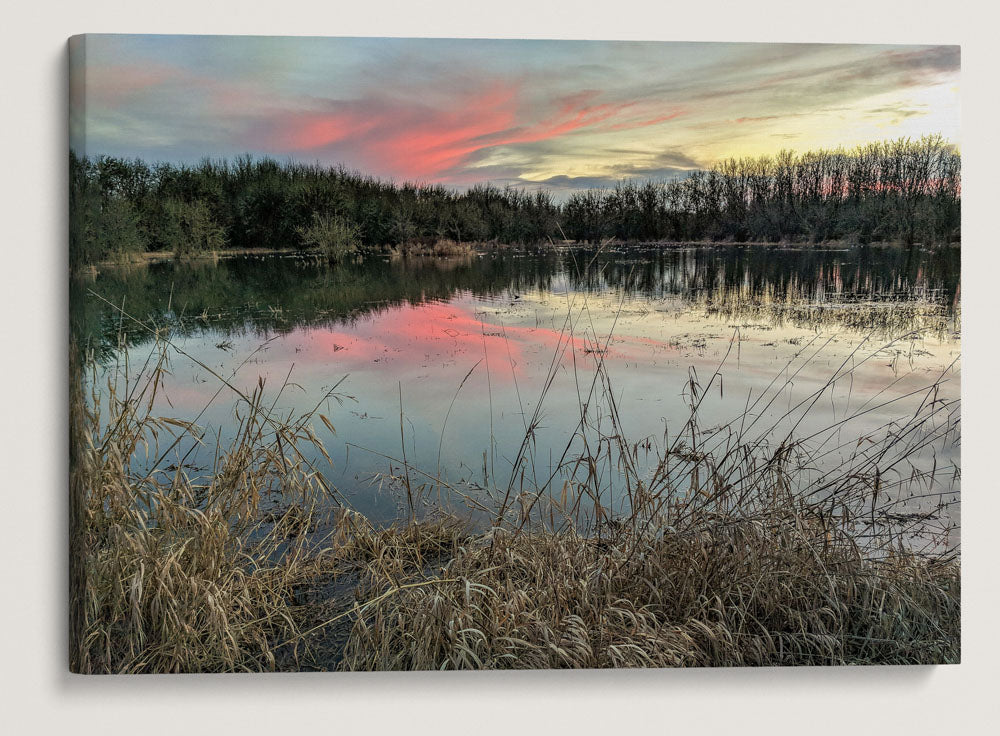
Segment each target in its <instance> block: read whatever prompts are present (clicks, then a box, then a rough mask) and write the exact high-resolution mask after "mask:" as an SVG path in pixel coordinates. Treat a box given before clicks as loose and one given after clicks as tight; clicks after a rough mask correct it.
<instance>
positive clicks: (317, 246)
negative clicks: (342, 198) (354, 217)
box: [299, 212, 361, 261]
mask: <svg viewBox="0 0 1000 736" xmlns="http://www.w3.org/2000/svg"><path fill="white" fill-rule="evenodd" d="M299 234H300V235H301V236H302V243H303V245H305V247H306V248H309V249H311V250H317V251H319V252H320V253H322V254H323V255H325V256H326V257H327V258H329V259H330V260H331V261H341V260H343V259H344V258H346V257H347V256H349V255H351V254H353V253H355V252H357V250H358V247H359V246H360V244H361V239H360V237H359V232H358V226H357V225H355V224H354V223H352V222H350V221H349V220H347V219H345V218H343V217H339V216H337V215H325V214H321V213H319V212H314V213H313V218H312V224H310V225H309V226H308V227H304V228H300V229H299Z"/></svg>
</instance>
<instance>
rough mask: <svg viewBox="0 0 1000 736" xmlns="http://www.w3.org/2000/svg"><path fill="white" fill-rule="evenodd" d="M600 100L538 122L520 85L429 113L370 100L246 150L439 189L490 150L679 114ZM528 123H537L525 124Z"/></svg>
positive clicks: (294, 124) (459, 99)
mask: <svg viewBox="0 0 1000 736" xmlns="http://www.w3.org/2000/svg"><path fill="white" fill-rule="evenodd" d="M601 95H602V93H601V92H600V91H598V90H586V91H583V92H579V93H576V94H573V95H568V96H565V97H563V98H561V99H559V100H557V102H556V106H555V109H554V110H553V111H552V112H550V113H549V114H546V115H544V116H539V115H538V114H537V113H535V112H534V111H533V110H532V105H531V104H529V102H528V101H527V100H526V99H525V89H524V85H523V84H522V83H520V82H510V81H496V82H493V83H491V84H487V85H486V86H485V87H480V88H479V89H478V90H475V91H471V92H459V93H455V94H453V95H451V97H450V99H449V100H448V102H447V103H445V104H439V105H436V106H429V105H425V104H422V103H420V102H415V101H414V102H404V101H400V100H384V99H377V98H369V99H361V100H353V101H344V102H338V103H335V104H334V109H333V110H331V111H330V112H308V113H286V114H278V115H275V116H273V117H271V118H269V119H267V120H266V122H265V123H264V124H263V126H262V127H260V128H258V130H257V131H255V133H254V139H255V141H254V142H255V144H256V145H258V146H260V147H264V148H272V149H273V148H278V149H283V150H287V151H289V152H293V153H295V154H297V155H302V154H307V153H321V152H323V151H324V150H325V149H327V148H328V147H330V146H336V147H338V152H340V151H345V150H346V151H348V152H349V153H350V155H351V158H352V163H353V164H354V165H358V166H361V167H363V168H366V169H369V170H371V171H374V172H376V173H379V174H382V175H386V174H388V175H392V176H397V177H401V178H404V179H416V180H422V181H443V180H445V179H446V178H447V175H448V172H449V171H450V170H452V169H454V168H456V167H459V166H461V165H463V164H466V163H468V162H469V161H470V159H472V157H473V156H474V155H475V154H477V153H479V152H482V151H485V150H488V149H491V148H496V147H500V146H509V145H517V144H523V143H535V142H538V141H544V140H550V139H554V138H559V137H561V136H565V135H569V134H572V133H574V132H578V131H583V130H591V131H595V132H609V131H621V130H629V129H634V128H641V127H648V126H651V125H657V124H660V123H664V122H667V121H669V120H671V119H673V118H675V117H677V116H678V115H680V114H682V113H681V111H679V110H671V111H664V110H663V109H662V108H658V109H653V108H651V107H650V106H649V104H648V103H642V102H639V101H624V102H601V101H600V97H601ZM532 117H540V118H541V119H539V120H537V121H536V122H532V121H531V118H532Z"/></svg>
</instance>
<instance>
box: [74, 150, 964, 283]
mask: <svg viewBox="0 0 1000 736" xmlns="http://www.w3.org/2000/svg"><path fill="white" fill-rule="evenodd" d="M316 213H336V216H335V217H334V216H333V215H329V216H328V215H325V214H321V215H320V216H317V215H316ZM317 217H319V219H317ZM324 218H325V219H324ZM960 223H961V159H960V157H959V154H958V152H957V151H956V150H955V149H954V147H952V146H950V145H949V144H947V143H946V142H945V141H944V140H943V139H942V138H941V137H940V136H928V137H924V138H921V139H920V140H917V141H912V140H909V139H904V140H899V141H888V142H882V143H872V144H869V145H867V146H860V147H858V148H856V149H853V150H851V151H845V150H843V149H837V150H834V151H814V152H809V153H804V154H793V153H791V152H788V151H785V152H782V153H780V154H778V155H777V156H773V157H772V156H764V157H760V158H747V159H730V160H728V161H723V162H721V163H720V164H718V165H716V166H715V167H713V168H712V169H711V170H708V171H695V172H692V173H691V174H689V175H688V176H686V177H685V178H683V179H680V180H675V181H645V182H638V181H623V182H620V183H619V184H618V185H617V186H616V187H613V188H610V189H591V190H586V191H581V192H576V193H573V194H572V195H570V196H569V198H568V199H567V200H566V201H565V202H563V203H562V204H557V203H556V202H555V201H554V199H553V197H552V195H551V194H550V193H548V192H545V191H538V192H533V193H532V192H528V191H526V190H523V189H517V188H514V187H503V188H501V187H497V186H494V185H492V184H480V185H476V186H474V187H472V188H470V189H469V190H468V191H466V192H462V193H460V192H457V191H454V190H450V189H447V188H445V187H442V186H427V185H415V184H403V185H396V184H393V183H391V182H386V181H381V180H379V179H375V178H373V177H369V176H363V175H361V174H357V173H354V172H349V171H346V170H345V169H342V168H324V167H320V166H306V165H302V164H294V163H287V164H279V163H278V162H276V161H274V160H272V159H258V160H255V159H253V158H250V157H243V158H240V159H237V160H236V161H234V162H227V161H225V160H222V161H204V162H203V163H201V164H199V165H198V166H196V167H190V166H184V165H180V166H175V165H172V164H156V165H155V166H150V165H148V164H146V163H144V162H142V161H138V160H124V159H114V158H109V157H100V158H97V159H87V158H78V157H76V156H74V155H72V154H71V156H70V230H71V232H70V249H71V254H72V259H73V262H74V264H82V263H93V262H96V261H99V260H103V259H107V258H111V257H118V255H120V254H128V253H131V252H134V251H141V250H143V249H146V248H148V249H156V250H174V251H177V252H182V253H183V252H194V251H197V250H206V249H211V250H214V249H217V248H221V247H230V248H271V249H279V248H303V247H305V248H316V249H320V250H324V251H329V252H330V253H331V255H333V256H334V257H343V256H344V255H346V254H348V253H350V252H353V251H354V250H356V249H367V250H375V249H386V248H392V247H397V246H400V245H410V244H419V245H430V244H433V243H435V242H438V241H440V240H453V241H456V242H460V243H461V242H483V241H493V242H499V243H510V244H529V245H530V244H538V243H547V242H550V241H554V240H562V239H563V238H569V239H572V240H577V241H585V242H600V241H601V240H603V239H605V238H615V239H617V240H619V241H632V242H636V241H638V242H654V241H687V240H725V241H759V242H777V241H782V240H793V241H811V242H821V241H824V240H846V241H851V242H858V243H869V242H878V241H897V242H904V243H916V242H922V243H947V242H953V241H956V240H958V239H959V237H960ZM307 238H308V242H307V240H306V239H307ZM351 244H353V248H352V247H351ZM345 249H346V250H345Z"/></svg>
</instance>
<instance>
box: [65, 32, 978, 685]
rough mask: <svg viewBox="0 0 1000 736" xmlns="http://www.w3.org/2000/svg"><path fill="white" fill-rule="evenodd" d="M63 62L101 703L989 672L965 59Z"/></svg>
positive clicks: (153, 40)
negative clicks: (251, 682)
mask: <svg viewBox="0 0 1000 736" xmlns="http://www.w3.org/2000/svg"><path fill="white" fill-rule="evenodd" d="M69 64H70V145H69V148H70V150H69V261H70V279H69V288H70V344H69V364H70V373H69V375H70V391H69V403H70V407H69V408H70V411H69V417H70V437H71V442H70V454H71V458H70V478H69V504H70V529H69V534H70V545H69V547H70V581H69V584H70V598H69V601H70V606H69V627H70V653H69V662H70V669H71V670H72V671H74V672H79V673H121V674H131V673H182V672H260V671H316V670H319V671H358V670H440V669H518V668H520V669H539V668H618V667H641V668H661V667H733V666H740V667H742V666H750V667H753V666H773V665H779V666H796V665H885V664H946V663H957V662H958V661H959V660H960V599H961V595H960V580H961V576H960V564H961V515H960V497H961V494H960V482H961V463H960V445H961V412H960V375H961V358H960V354H961V303H960V292H961V269H960V261H961V246H960V243H961V212H960V211H961V138H960V123H959V85H960V50H959V48H958V47H955V46H898V45H886V46H875V45H815V44H795V43H788V44H760V43H666V42H648V43H645V42H642V43H640V42H606V41H597V40H580V41H537V40H532V41H520V40H460V39H405V38H320V37H288V38H278V37H237V36H232V37H227V36H156V35H83V36H75V37H73V38H72V39H71V40H70V42H69Z"/></svg>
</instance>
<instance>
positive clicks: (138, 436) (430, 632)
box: [70, 310, 960, 672]
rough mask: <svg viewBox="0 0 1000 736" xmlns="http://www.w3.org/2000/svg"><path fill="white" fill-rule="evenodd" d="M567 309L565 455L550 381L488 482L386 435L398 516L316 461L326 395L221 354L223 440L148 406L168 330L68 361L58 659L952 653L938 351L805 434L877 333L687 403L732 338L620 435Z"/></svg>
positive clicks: (139, 662) (955, 427)
mask: <svg viewBox="0 0 1000 736" xmlns="http://www.w3.org/2000/svg"><path fill="white" fill-rule="evenodd" d="M584 311H585V310H584ZM126 319H131V318H130V317H128V316H127V315H125V314H124V312H123V313H122V320H123V321H125V320H126ZM581 321H582V318H581ZM579 327H580V322H579V321H578V322H577V323H575V326H574V322H573V321H572V319H570V318H569V317H568V318H567V326H566V327H564V333H565V337H566V340H565V341H561V342H560V344H559V346H557V348H556V353H555V355H554V356H553V361H552V366H551V367H550V376H551V375H554V372H555V371H556V370H559V366H560V365H561V364H562V361H563V359H564V358H566V356H567V351H568V352H569V353H571V354H573V355H574V357H573V358H572V362H571V365H572V369H573V371H574V373H576V374H577V376H576V377H577V381H578V385H579V394H580V404H579V407H580V409H579V416H578V417H576V418H575V419H573V418H569V419H570V420H571V421H575V422H576V428H575V430H574V431H573V432H572V438H571V439H570V441H569V443H568V444H567V446H566V450H565V452H564V453H563V456H562V458H561V459H560V460H559V462H558V463H557V464H556V465H555V467H554V468H552V469H551V470H546V471H545V472H543V471H542V469H541V468H538V467H535V463H534V457H535V448H534V443H535V432H536V430H537V428H538V426H539V424H540V423H541V421H542V419H543V416H544V412H543V408H542V407H543V404H544V400H545V395H546V393H547V391H548V387H549V386H550V385H551V380H548V381H546V382H545V383H544V388H543V389H542V393H541V395H540V396H539V397H538V401H537V402H536V410H535V413H534V415H533V416H532V417H531V418H530V421H529V420H528V419H526V423H525V436H524V440H523V442H522V444H521V447H520V448H504V449H505V455H508V456H512V457H514V460H513V462H512V468H511V472H510V475H509V480H508V481H506V482H504V481H498V476H497V475H496V474H495V473H494V474H493V475H492V478H490V476H487V478H486V480H487V481H488V485H487V486H484V487H478V488H475V489H471V488H458V487H456V486H454V485H451V484H449V483H448V482H446V481H445V480H444V479H442V478H441V477H439V476H438V475H436V474H434V473H431V472H430V471H429V469H423V470H421V469H416V468H413V467H412V466H410V465H408V463H407V462H406V459H405V457H404V458H403V459H401V460H399V459H392V460H393V461H394V465H396V466H397V467H399V468H400V471H399V475H398V476H395V477H394V476H387V477H384V478H382V479H381V480H382V482H385V483H387V484H388V485H390V486H392V485H393V484H395V487H396V488H397V489H398V490H399V491H400V494H401V496H402V495H403V494H404V493H405V498H406V499H407V503H408V504H409V507H408V508H407V510H406V513H404V514H402V515H401V518H400V519H399V520H398V521H396V522H395V523H392V524H375V523H373V522H372V521H371V520H369V519H366V518H365V517H363V516H362V515H360V514H358V513H357V512H355V511H353V510H352V509H351V508H350V507H349V505H348V504H347V502H346V501H345V500H344V499H343V497H342V496H341V495H340V494H339V493H338V492H337V490H336V489H335V488H332V487H330V486H329V485H328V484H327V483H326V481H325V480H324V476H323V474H322V472H321V468H319V467H317V466H316V464H315V463H314V462H312V461H310V460H308V459H307V458H308V457H315V456H320V457H325V458H327V459H328V458H329V456H328V455H327V454H326V450H325V448H324V447H323V444H322V442H321V441H320V439H319V438H318V436H317V434H316V432H315V431H313V429H312V424H313V423H314V422H315V421H316V420H320V421H322V423H323V424H324V425H325V426H326V427H327V428H328V429H332V427H333V422H334V421H335V420H336V417H335V416H334V417H333V418H332V419H331V418H329V417H326V416H325V415H319V414H318V413H317V411H316V410H314V411H313V412H307V413H306V414H305V415H303V416H300V417H289V416H282V417H279V416H277V415H276V414H275V412H274V406H275V404H276V402H277V399H278V397H279V396H280V395H281V392H282V391H283V390H284V386H279V387H277V388H276V389H275V391H276V394H275V393H273V392H272V393H271V394H269V393H268V392H267V391H266V390H265V385H264V383H263V382H262V381H260V382H258V385H257V387H256V389H255V390H254V391H253V392H252V393H250V394H247V393H245V392H242V391H239V390H237V389H236V388H235V387H234V386H233V384H232V382H231V381H230V380H229V379H228V378H227V377H224V376H219V375H216V378H217V379H218V381H219V393H226V394H230V395H232V397H233V398H234V400H235V403H236V409H235V411H236V416H237V417H238V418H239V432H237V433H236V439H235V440H234V441H233V443H232V444H231V445H230V446H228V447H221V446H219V444H218V440H217V439H213V437H211V436H210V435H208V434H207V433H206V432H205V431H204V430H203V429H201V428H200V427H199V426H198V425H197V422H198V421H199V419H200V415H199V416H196V417H193V418H192V421H190V422H181V421H178V420H175V419H168V418H163V417H160V416H159V415H158V407H159V405H160V401H161V400H162V399H163V396H162V390H163V389H162V377H163V375H164V372H165V371H167V370H168V369H169V360H168V355H170V354H171V353H173V352H181V353H182V354H183V352H182V351H181V350H180V348H178V347H176V346H174V345H173V344H172V343H171V342H170V339H169V335H165V334H161V333H159V332H158V331H157V330H156V328H155V327H153V326H147V327H146V329H149V330H152V331H153V332H155V333H156V341H155V346H154V348H153V349H152V350H151V352H150V355H149V357H148V358H147V360H146V363H145V365H143V366H139V367H138V368H137V369H133V368H132V366H130V365H129V364H128V362H127V361H125V362H124V363H120V364H119V365H118V366H117V367H116V368H114V369H113V370H111V371H109V372H107V373H105V374H103V375H104V379H103V382H102V379H101V378H100V377H99V374H98V372H97V371H96V370H95V367H94V366H93V365H92V364H91V365H90V366H89V367H88V366H83V368H82V370H87V371H88V376H87V378H86V379H84V378H83V377H82V376H80V375H77V376H76V378H75V380H74V383H73V387H72V401H71V417H72V423H71V434H72V442H71V452H72V462H71V485H70V487H71V520H72V529H71V555H72V559H71V616H70V625H71V629H72V632H73V635H72V637H71V638H72V650H71V655H70V659H71V668H72V669H73V670H74V671H79V672H193V671H240V670H247V671H259V670H275V669H278V670H296V669H307V668H315V669H347V670H377V669H447V668H476V669H480V668H537V667H666V666H736V665H821V664H826V665H833V664H919V663H932V662H935V663H945V662H957V661H958V660H959V658H960V558H959V547H958V543H957V539H956V536H957V531H958V530H957V523H956V522H955V520H954V519H953V518H952V515H951V512H952V511H955V510H956V505H955V504H956V501H949V500H947V499H948V498H955V499H957V491H956V488H955V484H956V483H957V476H958V469H957V467H955V466H949V467H943V464H942V466H939V465H938V463H937V462H936V461H935V463H934V465H933V467H932V468H931V469H929V470H928V469H926V468H924V469H920V468H921V467H922V466H921V464H920V463H919V462H916V459H917V456H918V455H919V454H920V453H921V452H922V451H924V450H926V449H927V448H928V447H932V446H933V447H937V446H939V445H946V444H948V443H952V444H955V445H957V443H958V442H959V440H960V417H959V407H958V402H957V401H948V400H944V399H942V398H940V397H939V389H940V385H941V382H942V381H944V380H947V375H948V371H945V372H944V373H943V374H942V376H940V377H939V378H938V379H936V380H933V381H932V382H931V383H930V384H929V385H927V386H926V387H924V388H922V389H920V391H919V392H911V393H910V394H907V397H908V398H911V399H914V400H916V401H917V404H918V405H917V408H916V410H915V411H913V410H912V406H910V405H907V406H906V407H905V408H902V405H901V408H900V411H899V414H900V416H899V419H898V420H896V421H893V422H891V423H890V424H888V425H886V426H884V427H881V428H879V429H878V430H877V431H875V432H869V433H867V434H865V435H862V436H860V437H859V436H858V435H857V434H852V433H851V432H850V431H848V429H849V428H850V427H851V426H852V425H851V422H852V421H854V420H856V419H858V418H859V417H862V416H865V415H866V414H868V413H870V412H871V411H874V410H876V409H885V408H887V407H892V406H893V405H894V404H895V403H896V402H898V401H900V397H890V396H888V395H882V394H876V395H873V396H871V397H868V399H867V400H866V401H864V403H861V404H858V405H856V406H855V407H854V408H853V409H852V410H851V411H850V412H847V413H845V415H844V416H843V418H842V419H841V420H839V421H838V422H836V424H835V425H833V426H830V427H828V428H826V429H824V430H821V431H818V432H810V433H808V434H807V433H805V432H802V431H799V428H800V427H801V426H802V422H803V418H804V417H805V416H806V415H807V414H808V412H809V410H810V409H811V408H812V406H814V405H815V403H816V402H817V401H819V400H820V399H822V398H823V397H825V396H827V393H828V392H829V391H831V389H832V386H834V385H835V384H836V383H837V382H838V381H841V380H843V379H845V378H846V377H848V376H849V375H850V374H851V372H852V371H853V370H856V367H857V366H858V365H860V364H863V363H864V362H865V361H866V360H869V359H871V358H872V357H873V356H877V355H878V354H879V353H880V351H881V350H883V349H884V348H885V346H882V345H879V346H873V345H869V344H868V341H862V342H861V344H860V345H858V346H857V347H856V348H855V350H854V352H853V353H852V354H851V356H850V357H849V359H848V360H845V361H844V364H843V365H841V366H840V368H839V369H838V370H837V371H835V372H834V374H833V375H831V377H830V379H829V381H828V382H827V383H826V384H825V385H824V386H822V387H820V388H819V389H817V390H816V391H815V392H814V393H812V394H809V395H807V396H805V397H804V398H802V399H801V400H800V401H798V402H797V403H796V404H795V405H794V406H789V407H788V409H787V410H786V411H784V412H779V413H778V416H777V419H775V418H774V417H773V416H772V415H771V414H769V413H768V409H769V408H771V407H772V406H773V405H774V404H775V403H776V402H778V401H779V399H780V397H782V396H785V394H784V390H785V389H786V388H787V387H788V385H789V383H790V382H792V381H794V379H795V376H796V375H797V373H798V372H799V371H800V370H801V368H802V366H804V365H806V364H807V363H808V361H809V360H811V359H812V358H814V357H815V356H816V355H817V354H818V352H819V351H820V350H822V347H823V345H822V343H821V342H818V341H819V338H816V339H815V340H814V343H816V344H815V345H814V344H813V343H810V344H808V345H806V346H803V349H802V350H801V351H800V352H799V355H800V356H802V357H801V359H800V362H799V363H791V364H789V366H786V370H784V371H782V375H783V376H784V378H781V377H780V376H776V378H775V379H774V381H773V382H772V385H771V386H769V387H768V390H767V391H765V392H764V393H762V394H761V395H759V396H757V397H751V396H748V398H747V402H746V408H745V410H744V412H743V413H742V414H741V415H740V416H738V417H736V418H734V420H733V421H732V422H730V423H729V424H727V425H724V426H716V427H703V426H702V425H701V406H702V403H703V401H704V399H705V397H706V396H708V395H709V394H710V393H711V392H714V391H720V392H721V391H722V390H723V387H722V372H723V369H724V367H725V363H726V358H723V360H722V362H721V363H720V366H719V368H718V370H716V372H715V373H714V374H713V375H712V376H710V377H708V379H707V380H706V381H702V380H701V379H699V377H698V376H697V374H695V373H694V372H692V374H691V376H690V379H689V381H688V384H687V386H685V387H684V391H685V395H686V396H687V397H688V400H689V405H690V415H689V416H688V417H686V418H683V417H682V418H680V419H679V420H677V422H676V424H675V426H674V427H672V428H671V434H670V435H669V436H667V435H664V437H663V438H662V440H658V441H656V442H653V441H652V440H651V439H650V438H644V439H641V440H638V441H634V440H629V439H628V438H627V436H626V433H625V431H624V429H623V428H622V422H621V418H620V417H619V416H618V412H617V405H616V402H615V395H616V394H615V391H614V381H613V377H612V376H611V375H610V374H609V372H608V370H607V366H606V365H605V363H604V359H603V356H604V354H605V353H606V352H607V343H608V341H610V340H611V336H610V335H609V336H607V337H606V338H605V341H604V342H603V343H601V342H600V341H598V340H597V339H596V337H593V338H592V339H591V340H590V342H589V344H588V348H589V350H590V353H589V354H590V356H591V359H592V360H594V361H595V364H596V368H595V369H594V370H593V371H592V372H590V373H587V372H586V371H583V370H582V368H580V367H578V364H577V361H576V358H575V354H574V353H573V350H574V348H572V347H570V345H571V344H575V343H573V341H572V340H571V339H570V338H571V337H572V336H573V331H574V330H575V329H578V328H579ZM900 339H905V338H900ZM737 343H738V335H736V336H734V344H737ZM186 357H188V358H189V357H190V356H186ZM726 357H728V355H727V356H726ZM204 367H205V368H206V369H207V368H208V367H207V366H204ZM209 370H210V369H209ZM237 370H238V369H237ZM84 386H87V387H89V391H90V396H89V397H85V395H84ZM334 390H335V389H334ZM330 395H333V394H330ZM324 398H326V397H324ZM400 403H401V421H402V410H403V409H402V397H401V402H400ZM322 404H323V402H322V401H321V402H319V403H318V404H317V407H318V406H320V405H322ZM195 447H200V448H202V450H203V451H204V450H205V449H207V450H208V451H209V454H211V455H213V456H214V458H215V460H214V462H213V463H212V466H211V467H210V468H208V469H207V470H205V471H203V472H202V471H199V472H195V471H189V470H187V469H185V468H186V466H185V458H186V456H187V453H189V452H191V451H193V448H195ZM185 448H187V449H185ZM307 449H308V450H310V451H309V452H307V451H306V450H307ZM640 451H641V452H647V453H649V452H652V453H654V454H655V457H656V460H657V462H656V463H655V464H654V469H653V471H652V472H651V473H649V472H645V471H640V470H639V467H640V465H639V464H638V463H637V462H636V458H637V456H638V453H639V452H640ZM139 457H141V458H143V459H145V462H144V463H142V464H141V468H140V464H139V463H136V462H135V460H136V458H139ZM830 458H835V459H836V462H835V463H833V464H832V465H831V464H830V463H827V465H826V466H823V467H824V468H825V469H823V470H819V468H820V467H821V466H822V465H823V460H824V459H827V460H829V459H830ZM484 464H485V460H484ZM612 469H613V470H614V471H615V472H614V473H612V472H611V470H612ZM418 478H419V479H420V480H419V481H417V480H416V479H418ZM612 479H617V480H615V481H614V482H615V483H616V484H617V485H616V486H615V487H612V482H613V481H612ZM949 479H950V480H949ZM418 482H419V484H420V488H418V489H416V491H414V489H413V484H415V483H418ZM404 489H405V491H404ZM433 490H437V491H439V492H444V493H446V494H447V495H449V496H450V497H452V498H456V497H457V498H460V499H463V500H464V501H465V503H466V504H467V509H468V511H467V513H465V514H462V513H457V514H455V513H452V514H448V513H444V512H443V511H438V512H431V513H426V512H424V513H417V512H416V511H417V510H416V509H415V508H414V506H413V494H414V492H415V493H416V494H417V495H420V494H422V495H424V496H428V495H429V494H430V492H431V491H433ZM615 499H617V501H616V500H615ZM484 520H486V521H484Z"/></svg>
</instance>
